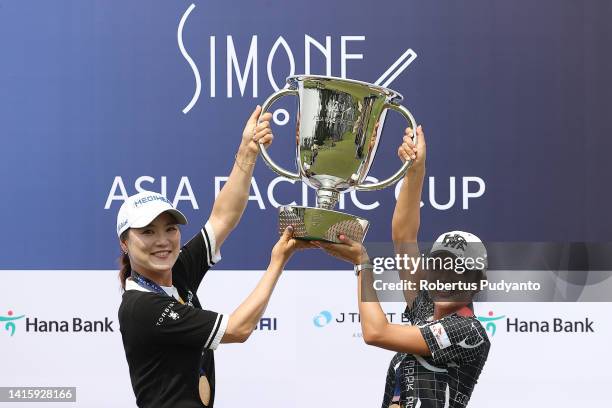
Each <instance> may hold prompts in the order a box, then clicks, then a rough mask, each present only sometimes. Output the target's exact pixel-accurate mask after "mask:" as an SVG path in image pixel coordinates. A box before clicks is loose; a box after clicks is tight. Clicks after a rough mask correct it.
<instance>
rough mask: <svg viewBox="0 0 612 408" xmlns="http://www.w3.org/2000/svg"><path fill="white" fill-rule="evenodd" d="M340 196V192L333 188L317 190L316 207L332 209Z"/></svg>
mask: <svg viewBox="0 0 612 408" xmlns="http://www.w3.org/2000/svg"><path fill="white" fill-rule="evenodd" d="M339 198H340V193H338V192H337V191H335V190H325V189H320V190H317V207H318V208H324V209H326V210H333V209H334V207H335V206H336V203H337V202H338V199H339Z"/></svg>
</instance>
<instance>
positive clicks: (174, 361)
mask: <svg viewBox="0 0 612 408" xmlns="http://www.w3.org/2000/svg"><path fill="white" fill-rule="evenodd" d="M260 112H261V108H260V107H259V106H258V107H257V108H256V109H255V111H254V112H253V114H252V115H251V117H250V118H249V120H248V122H247V124H246V126H245V128H244V131H243V136H242V142H241V144H240V147H239V149H238V153H237V154H236V160H235V162H234V166H233V169H232V171H231V174H230V176H229V178H228V180H227V183H226V184H225V185H224V187H223V189H222V190H221V192H220V193H219V195H218V197H217V199H216V200H215V203H214V206H213V209H212V213H211V214H210V218H209V219H208V221H207V222H206V223H205V225H204V227H203V228H202V229H201V231H200V232H199V233H198V234H197V235H196V236H195V237H193V238H192V239H191V240H190V241H189V242H187V243H186V244H185V245H184V246H183V247H182V248H181V243H180V240H181V234H180V230H179V228H178V225H179V224H186V223H187V220H186V218H185V216H184V215H183V214H182V213H181V212H180V211H178V210H177V209H175V208H174V207H173V205H172V203H170V201H168V200H167V199H166V198H165V197H164V196H162V195H161V194H157V193H153V192H147V191H145V192H141V193H139V194H136V195H134V196H131V197H129V198H128V199H127V200H126V201H125V203H124V204H123V205H122V206H121V209H120V210H119V213H118V215H117V235H118V236H119V242H120V245H121V249H122V251H123V255H122V257H121V272H120V279H121V283H122V286H123V288H124V289H125V292H124V294H123V299H122V302H121V306H120V308H119V324H120V328H121V335H122V339H123V345H124V348H125V354H126V358H127V361H128V365H129V369H130V378H131V382H132V387H133V389H134V393H135V395H136V403H137V404H138V406H139V407H168V408H170V407H182V408H183V407H212V406H213V404H214V397H215V366H214V357H213V350H215V349H216V348H217V346H218V345H219V344H220V343H241V342H244V341H246V340H247V339H248V337H249V336H250V334H251V332H252V331H253V329H254V327H255V326H256V325H257V322H258V321H259V319H260V318H261V316H262V314H263V312H264V310H265V309H266V306H267V304H268V301H269V300H270V296H271V295H272V291H273V289H274V286H275V285H276V282H277V281H278V279H279V277H280V274H281V273H282V270H283V268H284V266H285V264H286V262H287V261H288V260H289V258H290V257H291V255H292V254H293V253H294V251H296V250H298V249H301V248H305V247H308V246H310V245H309V244H307V243H304V242H302V241H296V240H295V239H293V238H292V231H293V230H292V229H291V228H287V229H286V230H285V231H284V233H283V234H282V236H281V237H280V239H279V241H278V242H277V243H276V245H275V246H274V248H273V249H272V254H271V259H270V265H269V266H268V269H267V271H266V272H265V274H264V275H263V277H262V278H261V280H260V281H259V283H258V284H257V286H256V287H255V288H254V289H253V291H252V292H251V294H250V295H249V296H248V297H247V298H246V299H245V300H244V301H243V302H242V304H241V305H240V306H239V307H238V308H237V309H236V310H235V311H234V312H233V313H231V314H229V315H224V314H220V313H216V312H212V311H208V310H202V308H201V305H200V302H199V300H198V297H197V295H196V293H197V290H198V287H199V285H200V282H201V281H202V278H203V277H204V275H205V274H206V272H207V271H208V269H209V268H211V267H212V266H213V265H214V264H215V263H216V262H218V261H219V260H220V259H221V256H220V251H219V249H220V247H221V245H222V244H223V242H224V241H225V239H226V238H227V237H228V235H229V234H230V232H231V231H232V230H233V229H234V228H235V227H236V225H237V224H238V221H239V220H240V218H241V216H242V213H243V212H244V209H245V207H246V203H247V200H248V195H249V188H250V182H251V176H252V174H253V168H254V165H255V161H256V159H257V155H258V152H259V151H258V147H257V144H258V143H262V144H264V145H269V144H270V143H271V142H272V139H273V136H272V133H271V130H270V125H269V121H270V119H271V114H266V115H262V117H261V118H260V119H261V120H262V122H261V123H259V124H257V119H258V118H259V115H260Z"/></svg>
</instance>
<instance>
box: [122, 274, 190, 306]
mask: <svg viewBox="0 0 612 408" xmlns="http://www.w3.org/2000/svg"><path fill="white" fill-rule="evenodd" d="M130 277H131V278H132V280H133V281H134V282H136V283H137V284H138V285H139V286H141V287H143V288H145V289H149V290H153V292H155V293H159V294H160V295H165V296H169V295H168V293H167V292H166V291H165V290H164V289H163V288H162V287H161V286H159V285H158V284H157V283H155V282H153V281H152V280H151V279H149V278H147V277H145V276H142V275H141V274H139V273H138V272H136V271H135V270H133V269H132V273H131V275H130ZM170 297H172V296H170ZM178 297H179V298H178V299H177V300H178V302H179V303H180V304H182V305H184V304H185V302H184V301H183V299H182V298H181V295H178Z"/></svg>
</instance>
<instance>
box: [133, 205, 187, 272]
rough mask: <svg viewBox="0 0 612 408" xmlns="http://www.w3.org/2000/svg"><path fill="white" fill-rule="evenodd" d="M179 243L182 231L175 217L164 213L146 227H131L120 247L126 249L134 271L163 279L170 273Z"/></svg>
mask: <svg viewBox="0 0 612 408" xmlns="http://www.w3.org/2000/svg"><path fill="white" fill-rule="evenodd" d="M180 243H181V232H180V230H179V228H178V225H177V224H176V219H175V218H174V217H173V216H172V215H170V214H168V213H167V212H164V213H161V214H160V215H158V216H157V218H155V219H154V220H153V221H152V222H151V223H150V224H149V225H147V226H146V227H143V228H130V229H129V230H128V235H127V239H125V240H123V241H122V242H121V247H122V249H123V250H124V251H126V250H127V252H128V255H129V257H130V263H131V266H132V269H133V270H135V271H136V272H138V273H140V274H142V275H145V276H148V277H150V278H157V279H154V280H158V279H160V280H162V282H163V281H165V280H166V279H167V278H170V277H171V276H172V267H173V266H174V263H175V262H176V260H177V258H178V255H179V249H180ZM162 284H163V283H162Z"/></svg>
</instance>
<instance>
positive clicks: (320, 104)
mask: <svg viewBox="0 0 612 408" xmlns="http://www.w3.org/2000/svg"><path fill="white" fill-rule="evenodd" d="M286 95H295V96H297V97H298V98H297V99H298V108H297V116H296V118H297V120H296V150H295V158H296V169H297V172H291V171H288V170H286V169H284V168H282V167H280V166H279V165H277V164H276V163H275V162H274V161H273V160H272V159H271V158H270V156H269V154H268V152H267V150H266V148H265V147H264V146H263V145H261V144H260V145H259V149H260V151H261V155H262V157H263V159H264V161H265V162H266V164H267V165H268V167H270V168H271V169H272V170H273V171H274V172H276V173H277V174H279V175H280V176H283V177H286V178H288V179H290V180H301V181H302V182H304V183H306V184H307V185H309V186H310V187H312V188H314V189H315V190H316V195H317V207H316V208H312V207H302V206H281V207H280V208H279V231H280V232H281V233H282V231H284V229H285V228H286V227H287V226H288V225H291V226H293V228H294V232H293V236H294V237H296V238H300V239H307V240H320V241H328V242H339V240H338V238H337V236H338V234H339V233H344V234H346V235H347V236H348V237H349V238H351V239H353V240H355V241H359V242H363V239H364V238H365V235H366V233H367V231H368V227H369V222H368V221H367V220H365V219H363V218H360V217H356V216H353V215H350V214H345V213H342V212H339V211H334V210H333V208H334V206H335V205H336V203H337V202H338V199H339V197H340V194H341V193H344V192H347V191H351V190H357V191H364V190H377V189H382V188H385V187H387V186H389V185H391V184H393V183H395V182H396V181H398V180H399V179H400V178H402V177H403V176H404V174H405V173H406V171H407V170H408V168H409V167H410V165H411V164H412V161H411V160H410V161H406V162H404V164H403V165H402V166H401V168H400V169H399V170H397V171H396V172H395V174H393V175H391V176H390V177H389V178H387V179H385V180H382V181H380V182H377V183H364V180H365V178H366V177H367V176H368V171H369V170H370V167H371V166H372V163H373V161H374V156H375V155H376V150H377V148H378V144H379V142H380V136H381V134H382V130H383V125H384V121H385V117H386V113H387V111H388V110H394V111H397V112H399V113H400V114H401V115H402V116H403V117H404V118H405V119H406V120H407V121H408V123H409V127H410V128H412V129H415V128H416V121H415V120H414V117H413V116H412V114H411V113H410V112H409V111H408V110H407V109H406V108H405V107H403V106H402V105H400V102H401V101H402V99H403V97H402V95H400V94H399V93H398V92H395V91H393V90H391V89H388V88H384V87H381V86H377V85H372V84H369V83H367V82H361V81H355V80H351V79H343V78H336V77H329V76H317V75H297V76H291V77H288V78H287V87H286V88H284V89H281V90H279V91H278V92H276V93H274V94H273V95H271V96H270V97H269V98H268V99H267V100H266V101H265V102H264V104H263V105H262V112H261V113H262V115H263V114H264V113H265V112H267V111H268V110H269V109H270V107H271V106H272V104H273V103H274V102H275V101H276V100H278V99H279V98H281V97H283V96H286ZM413 137H416V135H415V136H413Z"/></svg>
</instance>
